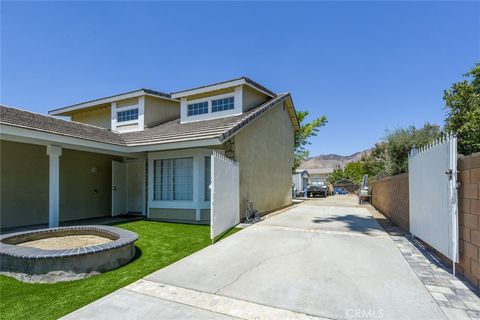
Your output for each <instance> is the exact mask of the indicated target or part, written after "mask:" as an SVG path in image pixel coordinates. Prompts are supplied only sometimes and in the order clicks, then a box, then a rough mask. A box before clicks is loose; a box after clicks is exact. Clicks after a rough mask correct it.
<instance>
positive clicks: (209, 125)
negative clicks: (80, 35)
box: [0, 94, 290, 146]
mask: <svg viewBox="0 0 480 320" xmlns="http://www.w3.org/2000/svg"><path fill="white" fill-rule="evenodd" d="M289 96H290V95H289V94H280V95H277V96H276V97H275V98H273V99H270V100H269V101H267V102H265V103H263V104H262V105H260V106H258V107H256V108H253V109H252V110H250V111H247V112H245V113H243V114H241V115H237V116H231V117H225V118H218V119H211V120H203V121H195V122H188V123H180V119H176V120H173V121H170V122H167V123H163V124H159V125H157V126H154V127H152V128H146V129H145V130H143V131H138V132H128V133H117V132H113V131H110V130H108V129H103V128H100V127H95V126H91V125H87V124H83V123H78V122H73V121H66V120H61V119H57V118H54V117H51V116H45V115H41V114H37V113H32V112H28V111H23V110H19V109H15V108H12V107H7V106H3V105H0V123H1V124H5V125H9V126H15V127H22V128H27V129H32V130H38V131H42V132H49V133H54V134H60V135H64V136H70V137H75V138H80V139H87V140H92V141H97V142H104V143H110V144H116V145H123V146H140V145H150V144H163V143H173V142H182V141H192V140H202V139H209V138H218V139H219V140H220V142H223V141H225V140H227V139H228V138H230V137H231V136H232V135H234V134H235V133H236V132H237V131H238V130H240V129H241V128H243V127H245V126H246V125H248V124H249V123H250V122H252V121H253V120H254V119H256V118H257V117H259V116H260V115H262V114H263V113H265V112H266V111H268V110H270V109H271V108H273V107H274V106H275V105H276V104H278V103H279V102H282V101H284V100H285V99H287V98H288V97H289Z"/></svg>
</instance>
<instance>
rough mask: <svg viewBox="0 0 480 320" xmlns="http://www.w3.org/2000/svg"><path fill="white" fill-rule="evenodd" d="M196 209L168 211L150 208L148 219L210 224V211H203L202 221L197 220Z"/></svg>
mask: <svg viewBox="0 0 480 320" xmlns="http://www.w3.org/2000/svg"><path fill="white" fill-rule="evenodd" d="M195 215H196V211H195V209H166V208H150V210H149V213H148V217H149V218H150V219H154V220H161V221H171V222H185V223H196V224H208V223H209V222H210V210H209V209H202V210H201V220H200V221H196V220H195Z"/></svg>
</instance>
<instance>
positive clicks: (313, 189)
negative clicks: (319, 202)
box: [307, 181, 328, 197]
mask: <svg viewBox="0 0 480 320" xmlns="http://www.w3.org/2000/svg"><path fill="white" fill-rule="evenodd" d="M307 195H308V197H311V196H320V197H327V195H328V186H327V185H326V184H325V182H323V181H314V182H312V183H310V184H309V185H308V187H307Z"/></svg>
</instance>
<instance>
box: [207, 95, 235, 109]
mask: <svg viewBox="0 0 480 320" xmlns="http://www.w3.org/2000/svg"><path fill="white" fill-rule="evenodd" d="M234 108H235V99H234V97H227V98H222V99H216V100H212V112H219V111H225V110H232V109H234Z"/></svg>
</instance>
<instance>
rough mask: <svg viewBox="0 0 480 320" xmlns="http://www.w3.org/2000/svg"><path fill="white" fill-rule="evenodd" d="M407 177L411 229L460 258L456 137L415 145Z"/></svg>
mask: <svg viewBox="0 0 480 320" xmlns="http://www.w3.org/2000/svg"><path fill="white" fill-rule="evenodd" d="M408 179H409V180H408V182H409V203H410V232H411V233H412V234H413V235H415V236H416V237H418V238H420V239H421V240H422V241H424V242H426V243H428V244H429V245H430V246H432V247H433V248H435V249H436V250H438V251H439V252H441V253H442V254H443V255H445V256H447V257H448V258H449V259H451V260H452V261H454V262H458V208H457V138H456V137H454V136H451V135H447V136H445V137H442V138H441V139H438V140H437V141H435V142H434V143H432V144H429V145H428V146H426V147H423V148H420V149H419V150H417V149H415V148H414V149H412V150H411V151H410V155H409V159H408ZM454 265H455V264H454ZM454 268H455V266H454ZM454 272H455V269H454Z"/></svg>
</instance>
